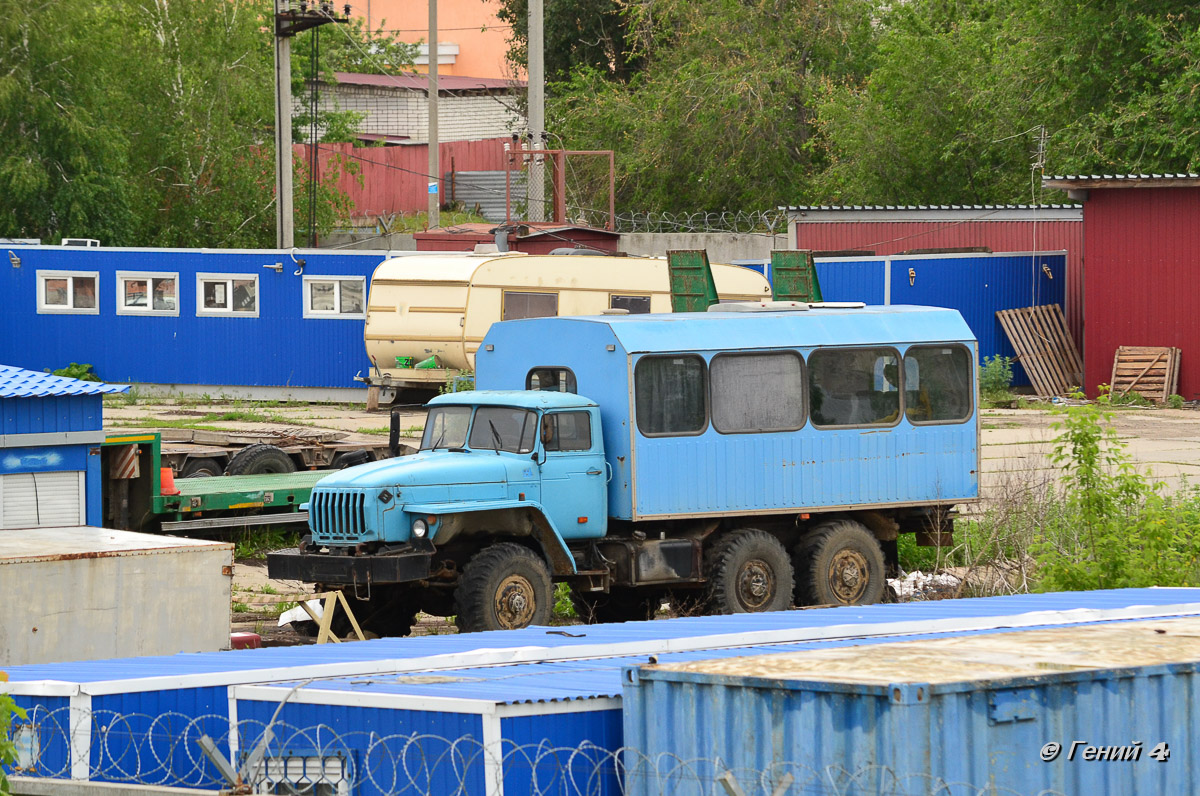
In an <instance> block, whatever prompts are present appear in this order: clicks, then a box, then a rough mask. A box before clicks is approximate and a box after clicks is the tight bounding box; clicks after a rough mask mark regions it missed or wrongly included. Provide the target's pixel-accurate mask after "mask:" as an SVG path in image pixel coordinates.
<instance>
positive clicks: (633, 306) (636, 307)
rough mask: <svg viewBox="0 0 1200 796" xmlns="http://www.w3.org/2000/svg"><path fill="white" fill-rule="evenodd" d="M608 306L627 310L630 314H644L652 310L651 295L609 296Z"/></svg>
mask: <svg viewBox="0 0 1200 796" xmlns="http://www.w3.org/2000/svg"><path fill="white" fill-rule="evenodd" d="M608 306H609V308H610V309H614V310H625V311H627V312H628V313H629V314H630V315H643V314H645V313H647V312H649V311H650V297H649V296H617V295H611V296H609V297H608Z"/></svg>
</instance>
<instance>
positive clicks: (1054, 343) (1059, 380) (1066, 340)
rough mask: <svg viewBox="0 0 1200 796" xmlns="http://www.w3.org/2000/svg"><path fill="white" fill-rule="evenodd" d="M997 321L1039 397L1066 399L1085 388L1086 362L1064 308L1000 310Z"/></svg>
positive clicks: (1040, 307) (1044, 306)
mask: <svg viewBox="0 0 1200 796" xmlns="http://www.w3.org/2000/svg"><path fill="white" fill-rule="evenodd" d="M996 317H998V318H999V319H1000V325H1001V326H1002V327H1004V333H1005V334H1006V335H1008V339H1009V341H1010V342H1011V343H1012V344H1013V348H1015V349H1016V350H1017V361H1018V362H1019V363H1021V366H1022V367H1024V368H1025V373H1026V374H1028V376H1029V381H1030V383H1031V384H1033V389H1034V391H1035V392H1036V393H1037V394H1038V395H1041V396H1044V397H1047V398H1048V397H1051V396H1054V395H1067V394H1069V393H1070V392H1071V391H1072V390H1075V389H1078V388H1079V387H1082V386H1083V358H1082V357H1081V356H1080V355H1079V349H1078V348H1076V347H1075V340H1074V339H1073V338H1072V337H1071V330H1070V329H1068V328H1067V319H1066V318H1065V317H1064V316H1063V311H1062V307H1060V306H1058V305H1057V304H1046V305H1043V306H1039V307H1021V308H1019V309H1014V310H1000V311H999V312H997V313H996Z"/></svg>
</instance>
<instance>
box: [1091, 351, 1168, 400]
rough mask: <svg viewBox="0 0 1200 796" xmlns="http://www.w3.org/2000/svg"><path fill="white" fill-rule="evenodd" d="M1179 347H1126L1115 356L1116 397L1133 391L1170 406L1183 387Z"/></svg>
mask: <svg viewBox="0 0 1200 796" xmlns="http://www.w3.org/2000/svg"><path fill="white" fill-rule="evenodd" d="M1179 358H1180V351H1179V349H1178V348H1170V347H1163V346H1132V345H1123V346H1121V347H1120V348H1118V349H1117V352H1116V354H1114V355H1113V372H1112V379H1111V380H1110V381H1109V385H1110V386H1111V388H1112V394H1113V395H1125V394H1127V393H1130V392H1133V393H1137V394H1138V395H1140V396H1142V397H1143V398H1146V399H1148V400H1151V401H1155V402H1157V403H1166V402H1167V399H1168V398H1170V397H1171V396H1172V395H1174V394H1175V391H1176V389H1178V387H1179Z"/></svg>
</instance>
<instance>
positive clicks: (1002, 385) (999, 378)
mask: <svg viewBox="0 0 1200 796" xmlns="http://www.w3.org/2000/svg"><path fill="white" fill-rule="evenodd" d="M1012 363H1013V360H1012V359H1010V358H1009V357H1004V356H1000V355H999V354H996V355H994V356H990V357H985V358H984V360H983V366H982V367H980V368H979V394H980V395H981V396H982V398H983V400H984V401H985V402H987V403H989V404H1004V403H1009V402H1011V401H1012V399H1013V396H1012V392H1011V390H1010V389H1009V388H1010V387H1011V386H1012V380H1013V372H1012Z"/></svg>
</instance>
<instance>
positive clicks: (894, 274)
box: [738, 252, 1081, 385]
mask: <svg viewBox="0 0 1200 796" xmlns="http://www.w3.org/2000/svg"><path fill="white" fill-rule="evenodd" d="M738 264H739V265H744V266H746V267H752V268H753V269H754V270H756V271H758V272H759V273H762V274H764V275H765V276H766V277H767V279H768V281H770V280H771V278H772V273H771V266H770V262H769V261H762V262H759V263H753V262H752V261H740V262H738ZM816 265H817V279H818V280H819V281H820V284H821V294H822V298H824V299H825V300H826V301H862V302H865V303H867V304H884V305H888V304H917V305H922V306H928V307H948V308H950V309H956V310H958V311H959V312H960V313H962V316H963V319H964V320H965V321H966V322H967V325H968V326H969V327H971V331H972V332H973V333H974V335H975V339H976V340H978V341H979V360H980V363H981V364H982V362H983V360H984V359H985V358H987V357H992V356H1005V357H1015V356H1016V350H1015V349H1014V348H1013V346H1012V343H1011V342H1009V340H1008V337H1007V336H1006V335H1005V334H1004V329H1003V328H1002V327H1001V326H1000V321H999V320H997V318H996V313H997V312H999V311H1000V310H1009V309H1016V308H1018V307H1032V306H1038V305H1042V304H1058V305H1059V306H1064V302H1065V297H1066V269H1067V253H1066V252H1037V253H1033V252H997V253H970V254H895V255H890V256H875V257H867V256H854V257H823V258H818V259H817V261H816ZM1080 342H1081V341H1078V340H1076V341H1075V343H1076V345H1079V344H1080ZM1013 383H1014V384H1016V385H1027V384H1029V378H1028V377H1027V376H1026V375H1025V371H1024V370H1023V369H1022V368H1021V367H1020V365H1019V364H1017V365H1016V366H1014V368H1013Z"/></svg>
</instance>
